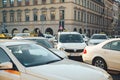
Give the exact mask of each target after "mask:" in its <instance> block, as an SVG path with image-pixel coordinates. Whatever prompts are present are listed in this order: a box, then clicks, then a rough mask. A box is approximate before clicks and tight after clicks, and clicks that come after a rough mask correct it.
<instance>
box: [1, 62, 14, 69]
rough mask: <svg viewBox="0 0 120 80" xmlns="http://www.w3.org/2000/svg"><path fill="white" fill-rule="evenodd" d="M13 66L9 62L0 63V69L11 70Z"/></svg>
mask: <svg viewBox="0 0 120 80" xmlns="http://www.w3.org/2000/svg"><path fill="white" fill-rule="evenodd" d="M12 68H13V64H12V63H11V62H4V63H0V69H1V70H2V69H12Z"/></svg>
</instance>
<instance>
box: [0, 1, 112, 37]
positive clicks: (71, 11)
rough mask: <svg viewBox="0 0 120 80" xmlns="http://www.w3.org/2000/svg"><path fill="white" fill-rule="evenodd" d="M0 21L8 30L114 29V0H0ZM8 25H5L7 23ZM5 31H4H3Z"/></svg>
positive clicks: (98, 30) (2, 26) (51, 31)
mask: <svg viewBox="0 0 120 80" xmlns="http://www.w3.org/2000/svg"><path fill="white" fill-rule="evenodd" d="M0 2H1V3H0V23H1V28H4V29H6V30H5V31H6V32H9V33H11V34H14V33H16V32H33V31H34V32H36V31H37V30H38V29H39V30H41V31H42V32H43V33H50V34H56V33H57V32H58V31H59V30H61V29H64V30H66V31H77V32H80V33H87V34H88V35H89V36H90V35H92V34H93V33H100V32H106V33H107V34H109V33H110V31H111V28H110V27H111V21H112V18H113V17H112V5H113V0H0ZM4 26H5V27H4ZM1 30H3V29H1ZM1 32H2V31H1Z"/></svg>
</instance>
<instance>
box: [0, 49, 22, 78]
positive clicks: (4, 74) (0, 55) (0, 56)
mask: <svg viewBox="0 0 120 80" xmlns="http://www.w3.org/2000/svg"><path fill="white" fill-rule="evenodd" d="M5 62H11V59H10V58H9V57H8V55H7V54H6V52H5V51H4V50H3V49H2V48H1V47H0V64H2V63H5ZM0 80H20V75H19V74H18V71H17V70H15V69H13V70H12V69H2V68H1V66H0Z"/></svg>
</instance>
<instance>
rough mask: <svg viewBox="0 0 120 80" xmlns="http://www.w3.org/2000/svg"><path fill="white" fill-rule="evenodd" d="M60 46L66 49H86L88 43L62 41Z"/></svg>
mask: <svg viewBox="0 0 120 80" xmlns="http://www.w3.org/2000/svg"><path fill="white" fill-rule="evenodd" d="M60 46H61V47H62V48H65V49H84V48H85V47H86V43H85V42H84V43H60Z"/></svg>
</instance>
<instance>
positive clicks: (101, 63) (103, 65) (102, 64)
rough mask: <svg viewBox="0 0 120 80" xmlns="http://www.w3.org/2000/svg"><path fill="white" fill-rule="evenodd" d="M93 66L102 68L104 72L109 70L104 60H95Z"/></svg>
mask: <svg viewBox="0 0 120 80" xmlns="http://www.w3.org/2000/svg"><path fill="white" fill-rule="evenodd" d="M93 65H94V66H96V67H100V68H102V69H104V70H107V65H106V63H105V61H104V60H103V59H102V58H96V59H94V60H93Z"/></svg>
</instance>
